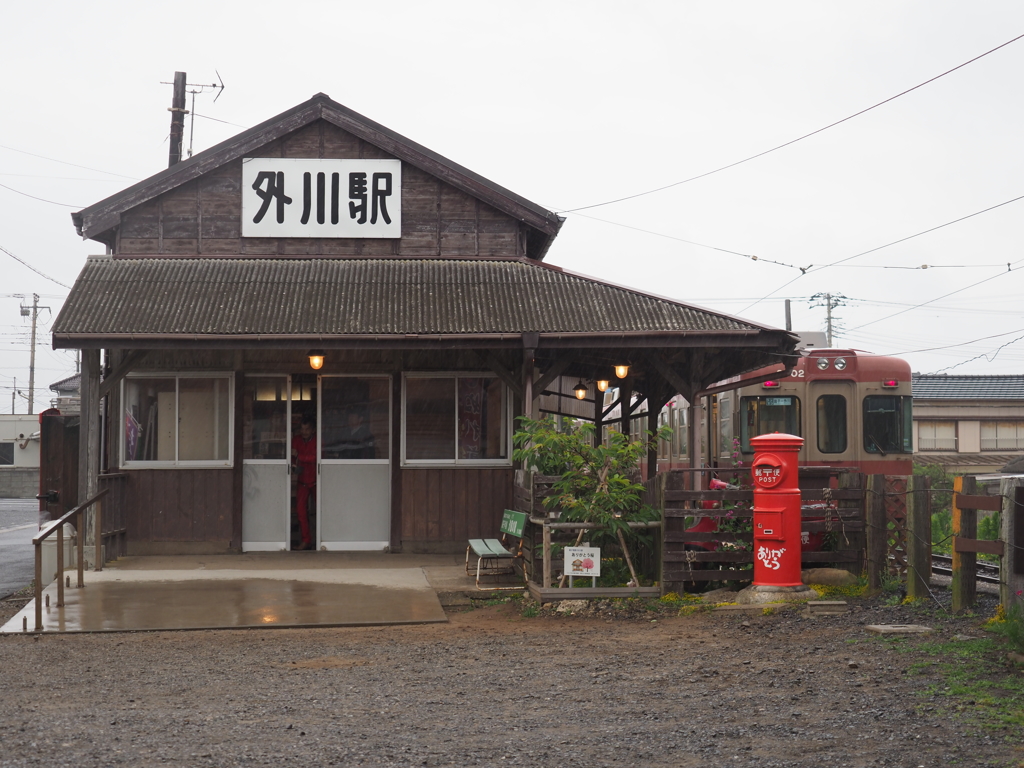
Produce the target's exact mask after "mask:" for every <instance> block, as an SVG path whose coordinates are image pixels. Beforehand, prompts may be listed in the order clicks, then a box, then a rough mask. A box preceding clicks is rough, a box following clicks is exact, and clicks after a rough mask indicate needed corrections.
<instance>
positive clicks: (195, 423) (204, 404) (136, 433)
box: [121, 372, 234, 468]
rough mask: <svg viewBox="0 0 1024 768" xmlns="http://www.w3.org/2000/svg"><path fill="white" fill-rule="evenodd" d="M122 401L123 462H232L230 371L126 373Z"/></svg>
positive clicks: (169, 465) (201, 464) (216, 464)
mask: <svg viewBox="0 0 1024 768" xmlns="http://www.w3.org/2000/svg"><path fill="white" fill-rule="evenodd" d="M121 402H122V404H123V405H122V412H121V466H122V467H126V468H132V467H134V468H140V467H147V468H161V467H166V468H172V467H230V466H232V465H233V459H234V450H233V448H234V446H233V437H234V428H233V427H234V374H232V373H206V372H202V373H139V374H130V375H128V376H127V377H125V379H124V380H123V381H122V383H121Z"/></svg>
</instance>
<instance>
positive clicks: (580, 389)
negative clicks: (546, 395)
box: [572, 379, 587, 400]
mask: <svg viewBox="0 0 1024 768" xmlns="http://www.w3.org/2000/svg"><path fill="white" fill-rule="evenodd" d="M572 391H573V392H575V393H576V399H577V400H582V399H583V398H585V397H586V396H587V385H586V384H584V383H583V380H582V379H580V382H579V384H577V385H576V386H575V387H573V388H572Z"/></svg>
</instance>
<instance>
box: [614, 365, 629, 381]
mask: <svg viewBox="0 0 1024 768" xmlns="http://www.w3.org/2000/svg"><path fill="white" fill-rule="evenodd" d="M615 375H616V376H617V377H618V378H620V379H624V378H626V377H627V376H629V365H628V364H627V365H616V366H615Z"/></svg>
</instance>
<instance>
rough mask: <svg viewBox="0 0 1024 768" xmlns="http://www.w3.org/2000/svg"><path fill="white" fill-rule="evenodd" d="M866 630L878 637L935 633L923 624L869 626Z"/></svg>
mask: <svg viewBox="0 0 1024 768" xmlns="http://www.w3.org/2000/svg"><path fill="white" fill-rule="evenodd" d="M864 629H866V630H867V631H868V632H874V633H875V634H876V635H926V634H928V633H929V632H934V631H935V630H934V629H932V628H931V627H926V626H923V625H922V624H868V625H867V626H866V627H864Z"/></svg>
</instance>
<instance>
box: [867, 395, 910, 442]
mask: <svg viewBox="0 0 1024 768" xmlns="http://www.w3.org/2000/svg"><path fill="white" fill-rule="evenodd" d="M910 403H911V398H909V397H901V396H899V395H868V396H867V397H865V398H864V450H866V451H867V452H868V453H880V454H882V455H883V456H884V455H885V454H887V453H913V452H914V446H913V440H914V430H913V421H912V418H913V417H912V412H911V405H910Z"/></svg>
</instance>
